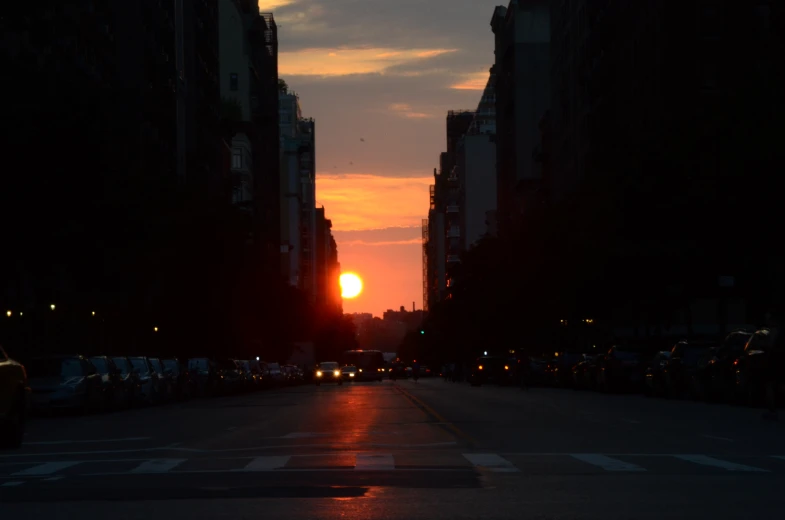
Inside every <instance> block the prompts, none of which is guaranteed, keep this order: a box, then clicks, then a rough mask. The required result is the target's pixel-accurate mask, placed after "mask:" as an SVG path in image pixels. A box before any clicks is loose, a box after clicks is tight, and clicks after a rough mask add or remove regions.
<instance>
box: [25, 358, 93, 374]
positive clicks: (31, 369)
mask: <svg viewBox="0 0 785 520" xmlns="http://www.w3.org/2000/svg"><path fill="white" fill-rule="evenodd" d="M26 368H27V372H28V375H29V376H30V377H63V378H68V377H80V376H83V375H84V367H83V366H82V361H81V360H80V359H79V358H51V359H35V360H33V361H31V362H30V363H28V364H27V365H26Z"/></svg>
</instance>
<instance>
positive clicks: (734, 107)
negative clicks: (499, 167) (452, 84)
mask: <svg viewBox="0 0 785 520" xmlns="http://www.w3.org/2000/svg"><path fill="white" fill-rule="evenodd" d="M669 7H670V6H669V5H667V3H663V2H656V1H653V0H652V1H642V2H593V1H588V0H572V1H567V0H558V1H555V2H553V3H552V13H551V36H552V75H551V81H552V87H553V96H552V100H553V104H552V108H553V110H552V114H551V115H552V118H551V121H550V123H551V131H552V134H551V135H552V144H551V154H550V155H551V157H552V167H553V170H552V179H551V183H550V184H551V189H552V192H553V197H554V199H555V200H561V201H567V202H570V201H578V202H580V203H582V204H584V206H583V207H587V208H588V207H595V208H596V207H605V208H613V209H614V211H616V212H617V213H609V216H608V217H606V218H607V219H609V220H611V219H612V220H611V221H610V222H606V221H603V220H597V221H596V222H593V226H592V229H591V233H593V234H596V235H597V236H602V235H603V234H608V233H612V234H613V235H614V237H615V242H616V246H617V248H618V249H619V251H618V254H619V255H620V256H621V257H623V258H628V259H632V260H634V261H636V262H637V261H640V260H641V259H642V258H644V257H652V258H654V257H655V256H656V255H663V252H666V251H678V252H682V251H684V250H690V251H694V252H693V253H690V255H691V256H693V257H694V261H695V262H696V263H697V264H698V265H699V266H700V267H699V268H698V269H696V270H695V271H694V272H692V273H690V274H687V275H684V274H683V273H685V272H686V269H687V268H686V267H685V264H684V263H680V264H679V266H678V267H677V268H674V271H673V272H674V274H673V275H672V276H671V277H670V280H669V283H672V284H673V286H674V287H675V286H679V285H686V284H702V286H703V287H705V288H707V289H700V290H701V291H702V292H705V291H715V290H716V288H717V277H718V275H727V274H733V275H734V276H735V277H736V280H737V285H738V286H739V287H744V288H745V289H744V290H745V291H751V292H749V293H748V296H750V298H751V299H753V298H754V299H755V300H760V301H762V300H765V299H769V298H771V300H772V301H774V300H776V299H777V298H779V299H780V300H781V298H782V296H781V295H782V294H785V291H783V285H782V284H783V279H784V277H785V267H783V266H785V261H784V260H783V258H782V256H781V254H778V253H775V251H774V249H776V248H774V249H772V248H770V247H767V246H765V245H764V244H765V243H766V242H767V240H766V238H765V237H766V235H767V233H768V232H767V231H764V228H765V227H761V226H760V222H764V221H769V222H777V221H781V220H782V216H783V215H782V210H781V208H782V205H781V204H779V203H777V202H776V201H775V200H774V197H773V196H771V197H772V198H769V197H770V192H769V190H767V186H769V185H770V179H771V178H772V176H773V175H776V173H775V172H776V171H781V170H782V168H783V166H784V165H783V153H782V146H780V145H779V144H778V143H777V142H776V139H774V138H773V136H775V135H782V133H783V129H784V128H783V127H784V126H785V125H784V123H783V122H784V121H785V108H784V107H785V104H783V97H782V94H781V92H783V91H785V81H784V80H783V78H784V76H785V72H784V70H785V69H783V67H782V65H781V64H782V60H783V58H785V52H784V51H783V38H782V34H783V31H784V30H785V28H784V27H783V24H784V23H785V17H784V16H783V15H784V14H785V5H783V4H782V2H774V1H756V2H712V1H709V2H706V1H698V0H688V1H685V2H681V3H680V4H679V12H678V13H676V12H674V11H673V10H672V9H670V8H669ZM750 200H755V201H756V202H755V207H756V208H760V209H759V211H758V212H754V213H753V212H750V211H748V209H749V201H750ZM581 201H582V202H581ZM606 213H608V212H606ZM616 214H620V215H623V218H619V217H616V218H613V215H616ZM730 229H743V230H745V231H744V237H745V240H746V244H748V246H745V247H744V248H741V249H740V250H738V251H736V250H732V249H733V248H728V247H726V246H727V241H728V239H729V236H728V230H730ZM644 242H645V243H644ZM753 251H755V252H753ZM749 258H756V260H755V261H754V262H753V263H752V264H750V263H749V262H748V260H747V259H749ZM621 263H622V264H625V263H626V264H627V265H635V264H633V263H632V262H624V261H622V262H621ZM666 263H667V262H666V261H664V262H662V263H661V264H660V265H662V266H663V267H662V269H665V267H664V265H665V264H666ZM677 276H678V277H682V278H683V279H677ZM775 280H779V281H778V282H775ZM775 286H776V288H775ZM775 293H776V294H775ZM778 295H779V296H778Z"/></svg>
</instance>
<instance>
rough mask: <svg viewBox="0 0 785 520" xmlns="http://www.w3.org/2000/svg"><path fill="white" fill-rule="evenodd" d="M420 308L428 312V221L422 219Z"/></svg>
mask: <svg viewBox="0 0 785 520" xmlns="http://www.w3.org/2000/svg"><path fill="white" fill-rule="evenodd" d="M422 308H423V310H424V311H426V312H428V219H427V218H424V219H422Z"/></svg>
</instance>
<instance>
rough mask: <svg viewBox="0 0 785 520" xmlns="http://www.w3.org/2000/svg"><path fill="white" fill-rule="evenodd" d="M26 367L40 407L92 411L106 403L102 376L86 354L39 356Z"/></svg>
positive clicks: (36, 403) (35, 401) (35, 406)
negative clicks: (104, 401) (84, 355)
mask: <svg viewBox="0 0 785 520" xmlns="http://www.w3.org/2000/svg"><path fill="white" fill-rule="evenodd" d="M25 368H27V374H28V376H29V378H30V388H31V389H32V393H33V394H32V405H33V408H34V409H36V410H52V409H61V410H74V411H78V412H89V411H92V410H96V409H99V408H100V407H101V405H102V404H103V385H102V382H101V376H100V375H99V374H98V371H97V370H96V368H95V367H94V366H93V365H92V364H91V363H90V362H89V361H88V360H87V358H85V357H83V356H79V355H73V356H49V357H42V358H35V359H33V360H31V361H30V362H29V363H27V364H26V365H25Z"/></svg>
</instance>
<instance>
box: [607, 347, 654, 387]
mask: <svg viewBox="0 0 785 520" xmlns="http://www.w3.org/2000/svg"><path fill="white" fill-rule="evenodd" d="M651 355H652V353H651V352H649V351H648V350H647V349H646V347H645V346H639V345H629V344H619V345H614V346H613V347H611V348H610V349H609V350H608V352H607V353H606V354H605V355H603V356H602V357H600V359H599V362H598V363H597V375H596V377H597V388H598V389H599V390H600V391H602V392H611V391H615V390H642V389H643V386H644V374H645V372H646V364H645V360H646V359H647V358H648V357H649V356H651Z"/></svg>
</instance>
